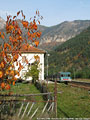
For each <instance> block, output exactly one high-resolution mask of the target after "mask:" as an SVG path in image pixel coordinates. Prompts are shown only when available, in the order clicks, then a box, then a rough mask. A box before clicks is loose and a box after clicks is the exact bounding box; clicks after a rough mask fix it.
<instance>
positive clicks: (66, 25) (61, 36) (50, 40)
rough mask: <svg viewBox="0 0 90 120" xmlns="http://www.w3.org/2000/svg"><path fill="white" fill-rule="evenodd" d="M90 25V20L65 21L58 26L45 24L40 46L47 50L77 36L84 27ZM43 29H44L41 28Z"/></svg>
mask: <svg viewBox="0 0 90 120" xmlns="http://www.w3.org/2000/svg"><path fill="white" fill-rule="evenodd" d="M89 26H90V20H75V21H71V22H69V21H65V22H62V23H61V24H58V25H56V26H52V27H47V28H45V27H44V26H43V29H45V30H43V32H42V36H41V38H40V47H41V48H43V49H46V50H50V49H52V48H53V47H54V46H57V45H58V44H61V43H63V42H65V41H67V40H68V39H70V38H73V37H75V36H76V35H78V34H79V33H80V32H82V31H83V30H84V29H86V28H88V27H89ZM41 31H42V30H41Z"/></svg>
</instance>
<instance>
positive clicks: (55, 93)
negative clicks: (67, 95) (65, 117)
mask: <svg viewBox="0 0 90 120" xmlns="http://www.w3.org/2000/svg"><path fill="white" fill-rule="evenodd" d="M54 90H55V91H54V110H55V117H56V118H57V78H56V77H55V88H54Z"/></svg>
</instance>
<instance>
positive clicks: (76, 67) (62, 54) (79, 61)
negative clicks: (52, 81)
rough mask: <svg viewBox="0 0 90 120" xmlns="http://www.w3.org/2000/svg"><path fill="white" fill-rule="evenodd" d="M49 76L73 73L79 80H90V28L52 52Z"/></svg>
mask: <svg viewBox="0 0 90 120" xmlns="http://www.w3.org/2000/svg"><path fill="white" fill-rule="evenodd" d="M48 59H49V75H50V74H51V75H52V74H54V73H57V72H60V71H71V73H72V75H73V76H74V75H75V77H79V78H90V27H89V28H88V29H86V30H84V31H83V32H81V33H80V34H79V35H77V36H76V37H74V38H72V39H70V40H68V41H66V42H64V43H63V44H61V45H59V46H58V47H56V48H55V50H54V51H51V52H50V56H49V58H48Z"/></svg>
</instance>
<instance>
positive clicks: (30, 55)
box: [14, 53, 44, 80]
mask: <svg viewBox="0 0 90 120" xmlns="http://www.w3.org/2000/svg"><path fill="white" fill-rule="evenodd" d="M36 55H38V56H39V57H40V63H39V66H40V67H39V69H40V73H39V80H44V54H36V53H22V56H26V59H27V60H28V61H29V63H28V64H32V63H33V62H34V61H35V58H34V56H36ZM18 61H20V63H21V64H22V65H23V66H24V68H23V69H22V70H21V71H20V76H19V77H18V76H16V77H17V78H21V79H25V78H24V74H25V72H27V71H28V65H27V64H26V63H25V62H24V63H23V60H22V57H21V56H20V57H19V58H18ZM14 65H15V69H16V70H18V67H19V66H16V62H15V63H14ZM31 79H32V77H29V78H27V79H26V80H31Z"/></svg>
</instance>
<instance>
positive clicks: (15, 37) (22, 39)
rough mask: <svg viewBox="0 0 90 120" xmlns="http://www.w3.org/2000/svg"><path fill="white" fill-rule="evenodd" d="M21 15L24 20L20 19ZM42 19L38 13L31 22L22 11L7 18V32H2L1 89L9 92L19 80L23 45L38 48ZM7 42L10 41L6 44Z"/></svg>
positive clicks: (37, 12) (0, 52)
mask: <svg viewBox="0 0 90 120" xmlns="http://www.w3.org/2000/svg"><path fill="white" fill-rule="evenodd" d="M20 14H21V16H22V19H18V16H19V15H20ZM40 19H42V16H40V14H39V11H36V15H35V16H34V17H33V18H30V21H27V20H26V19H25V15H24V14H23V11H22V10H21V11H19V12H17V15H16V16H10V15H9V16H7V21H6V32H5V33H4V32H0V38H1V39H2V43H3V44H2V45H1V46H0V89H6V90H8V89H10V84H12V85H15V81H16V80H17V78H16V77H15V76H16V75H18V76H19V72H20V71H21V69H22V68H23V65H21V64H20V62H19V61H17V60H18V57H19V56H21V52H20V49H21V48H22V45H23V44H25V48H28V47H29V46H30V44H32V45H34V46H38V44H39V40H38V38H40V36H41V32H40V31H39V30H38V29H37V22H38V23H39V24H40V21H39V20H40ZM20 25H22V27H20ZM23 29H24V31H23ZM6 40H8V41H7V42H5V41H6ZM28 43H30V44H28ZM14 62H17V65H19V68H18V70H15V68H14ZM27 63H28V61H27V60H26V64H27Z"/></svg>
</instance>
